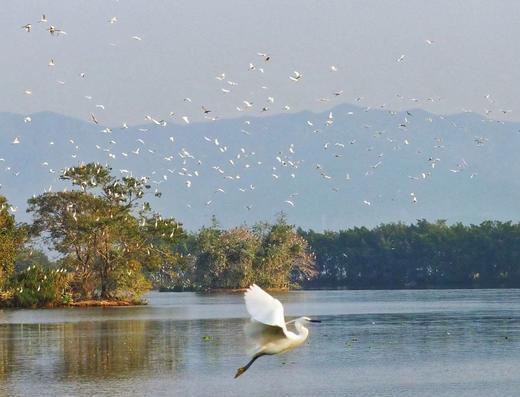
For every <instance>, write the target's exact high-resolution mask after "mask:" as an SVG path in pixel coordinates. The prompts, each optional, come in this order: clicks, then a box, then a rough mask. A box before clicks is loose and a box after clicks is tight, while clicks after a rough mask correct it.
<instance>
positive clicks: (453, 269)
mask: <svg viewBox="0 0 520 397" xmlns="http://www.w3.org/2000/svg"><path fill="white" fill-rule="evenodd" d="M299 233H300V234H301V235H302V236H303V237H304V238H305V239H307V241H308V243H309V245H310V247H311V249H312V250H313V251H314V253H315V255H316V266H317V270H318V275H317V276H316V277H315V278H313V279H312V280H308V281H307V282H306V283H305V284H304V287H306V288H350V289H390V288H396V289H400V288H503V287H509V288H520V224H518V223H511V222H492V221H486V222H483V223H481V224H479V225H470V226H465V225H462V224H455V225H451V226H450V225H448V224H446V222H444V221H438V222H436V223H429V222H427V221H425V220H421V221H418V222H417V223H415V224H412V225H405V224H402V223H397V224H385V225H381V226H378V227H375V228H373V229H367V228H364V227H361V228H353V229H348V230H343V231H340V232H325V233H316V232H313V231H302V230H300V231H299Z"/></svg>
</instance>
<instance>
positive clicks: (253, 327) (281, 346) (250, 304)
mask: <svg viewBox="0 0 520 397" xmlns="http://www.w3.org/2000/svg"><path fill="white" fill-rule="evenodd" d="M244 299H245V301H246V308H247V311H248V312H249V315H250V316H251V321H250V322H249V323H247V324H246V326H245V327H244V332H245V334H246V336H247V338H248V339H249V341H250V342H251V343H252V344H253V351H252V352H253V358H251V360H250V361H249V362H248V363H247V364H246V365H245V366H243V367H240V368H239V369H238V370H237V373H236V374H235V378H238V377H239V376H240V375H242V374H243V373H244V372H246V371H247V370H248V369H249V367H250V366H251V365H252V364H253V363H254V362H255V360H257V359H258V358H259V357H262V356H265V355H273V354H279V353H285V352H288V351H289V350H292V349H294V348H295V347H298V346H300V345H301V344H302V343H303V342H305V340H306V339H307V336H309V330H308V329H307V328H305V327H304V324H306V323H308V322H313V323H320V322H321V321H319V320H311V319H310V318H309V317H299V318H297V319H295V320H291V321H289V322H287V323H286V322H285V318H284V313H283V306H282V303H281V302H280V301H279V300H278V299H275V298H273V297H272V296H271V295H269V294H268V293H267V292H265V291H264V290H263V289H262V288H260V287H259V286H258V285H256V284H253V285H252V286H250V287H249V288H248V289H247V291H246V292H245V294H244ZM291 323H294V327H295V328H296V333H295V332H292V331H289V330H288V329H287V324H291Z"/></svg>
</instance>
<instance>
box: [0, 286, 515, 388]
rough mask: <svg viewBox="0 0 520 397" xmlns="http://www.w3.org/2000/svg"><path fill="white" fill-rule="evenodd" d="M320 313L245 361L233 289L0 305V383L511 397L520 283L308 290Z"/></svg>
mask: <svg viewBox="0 0 520 397" xmlns="http://www.w3.org/2000/svg"><path fill="white" fill-rule="evenodd" d="M277 297H278V298H279V299H280V300H281V301H282V302H283V303H284V306H285V308H286V314H287V316H288V317H290V316H299V315H304V314H305V315H309V316H313V317H315V318H319V319H321V320H322V321H323V322H322V323H321V324H312V325H311V332H310V337H309V340H308V342H307V343H306V344H305V345H304V346H302V347H300V348H299V349H297V350H295V351H292V352H290V353H287V354H284V355H280V356H273V357H265V358H261V359H259V360H258V361H257V362H256V363H255V364H254V365H253V366H252V367H251V369H250V370H249V371H248V372H247V373H245V374H244V375H243V376H242V377H240V378H239V379H237V380H235V379H233V375H234V373H235V371H236V368H238V367H240V366H242V365H244V364H245V363H246V362H247V361H248V357H247V356H246V355H245V353H244V352H245V341H244V339H243V336H242V326H243V324H244V322H245V321H246V318H247V313H246V311H245V306H244V304H243V299H242V296H241V294H214V295H198V294H193V293H151V294H150V295H149V296H148V301H149V305H148V306H141V307H115V308H70V309H54V310H4V311H0V396H3V395H6V396H35V395H38V396H92V395H96V396H177V395H178V396H186V395H188V396H212V397H218V396H244V395H247V396H251V397H253V396H295V395H301V396H318V395H319V396H320V397H325V396H356V397H365V396H378V397H379V396H410V397H412V396H414V397H415V396H439V397H440V396H443V397H445V396H457V397H458V396H471V397H480V396H482V397H484V396H486V397H489V396H500V397H506V396H515V397H516V396H518V395H520V394H519V393H520V321H519V320H520V291H518V290H442V291H303V292H290V293H286V294H277Z"/></svg>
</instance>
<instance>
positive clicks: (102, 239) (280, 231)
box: [0, 163, 520, 307]
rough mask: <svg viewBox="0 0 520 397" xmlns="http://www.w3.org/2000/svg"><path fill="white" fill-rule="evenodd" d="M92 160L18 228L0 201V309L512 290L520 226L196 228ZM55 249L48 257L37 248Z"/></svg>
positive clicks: (519, 270)
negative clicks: (217, 297) (166, 298)
mask: <svg viewBox="0 0 520 397" xmlns="http://www.w3.org/2000/svg"><path fill="white" fill-rule="evenodd" d="M111 171H112V170H111V169H110V168H109V167H107V166H103V165H101V164H97V163H89V164H83V165H80V166H76V167H72V168H68V169H66V170H64V171H63V173H62V175H61V176H60V178H61V179H62V180H63V181H66V182H68V183H69V184H70V187H69V188H68V189H65V190H63V191H60V192H45V193H42V194H40V195H38V196H34V197H32V198H30V199H29V200H28V209H27V211H28V213H29V214H30V215H31V216H32V223H30V224H20V223H17V222H16V220H15V217H14V215H13V213H12V211H10V206H9V204H8V202H7V199H6V198H5V197H2V196H0V306H23V307H34V306H53V305H62V304H70V303H73V302H75V301H85V300H108V301H125V302H139V301H140V298H141V296H142V295H143V294H144V293H145V292H147V291H148V290H150V289H151V288H157V289H164V290H198V291H200V290H214V289H240V288H245V287H247V286H248V285H250V284H251V283H258V284H260V285H261V286H263V287H265V288H283V289H289V288H298V287H303V288H351V289H373V288H381V289H382V288H480V287H481V288H500V287H514V288H516V287H520V224H515V223H512V222H496V221H486V222H483V223H481V224H480V225H469V226H465V225H462V224H460V223H458V224H455V225H448V224H447V223H446V222H445V221H437V222H434V223H430V222H428V221H426V220H419V221H417V222H416V223H415V224H411V225H406V224H403V223H391V224H383V225H380V226H377V227H374V228H372V229H368V228H365V227H354V228H351V229H348V230H342V231H338V232H332V231H327V232H322V233H318V232H315V231H313V230H309V231H304V230H301V229H295V227H294V226H292V225H290V224H288V222H287V220H286V219H285V217H284V216H283V215H280V216H279V217H278V219H277V220H276V222H274V223H257V224H255V225H252V226H240V227H236V228H232V229H227V230H226V229H223V228H222V227H220V225H219V224H218V222H217V220H216V219H213V222H212V224H211V225H210V226H209V227H203V228H202V229H200V230H199V231H198V232H196V233H188V232H186V231H185V230H184V229H183V227H182V224H181V223H180V222H178V221H177V220H176V219H174V218H166V217H163V216H161V215H160V214H158V213H157V212H155V211H153V210H152V207H151V205H150V203H149V202H148V201H147V197H149V196H150V195H152V196H157V197H160V192H158V191H157V190H153V189H152V187H151V186H150V185H149V183H148V179H147V178H135V177H132V176H125V177H120V178H118V177H115V176H113V175H112V173H111ZM43 246H46V249H47V250H48V251H47V252H53V253H54V255H56V258H55V259H54V260H49V259H48V258H47V256H46V255H45V254H44V253H43V252H42V250H41V248H42V247H43Z"/></svg>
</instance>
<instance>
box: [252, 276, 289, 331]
mask: <svg viewBox="0 0 520 397" xmlns="http://www.w3.org/2000/svg"><path fill="white" fill-rule="evenodd" d="M244 299H245V301H246V308H247V311H248V312H249V315H250V316H251V320H254V321H257V322H259V323H262V324H265V325H270V326H273V327H280V328H281V329H282V330H283V332H284V334H285V333H286V332H287V328H286V327H285V318H284V314H283V306H282V303H281V302H280V301H279V300H278V299H275V298H273V297H272V296H271V295H269V294H268V293H267V292H265V291H264V290H263V289H262V288H260V287H259V286H258V285H256V284H253V285H252V286H250V287H249V288H248V289H247V291H246V292H245V294H244Z"/></svg>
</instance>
